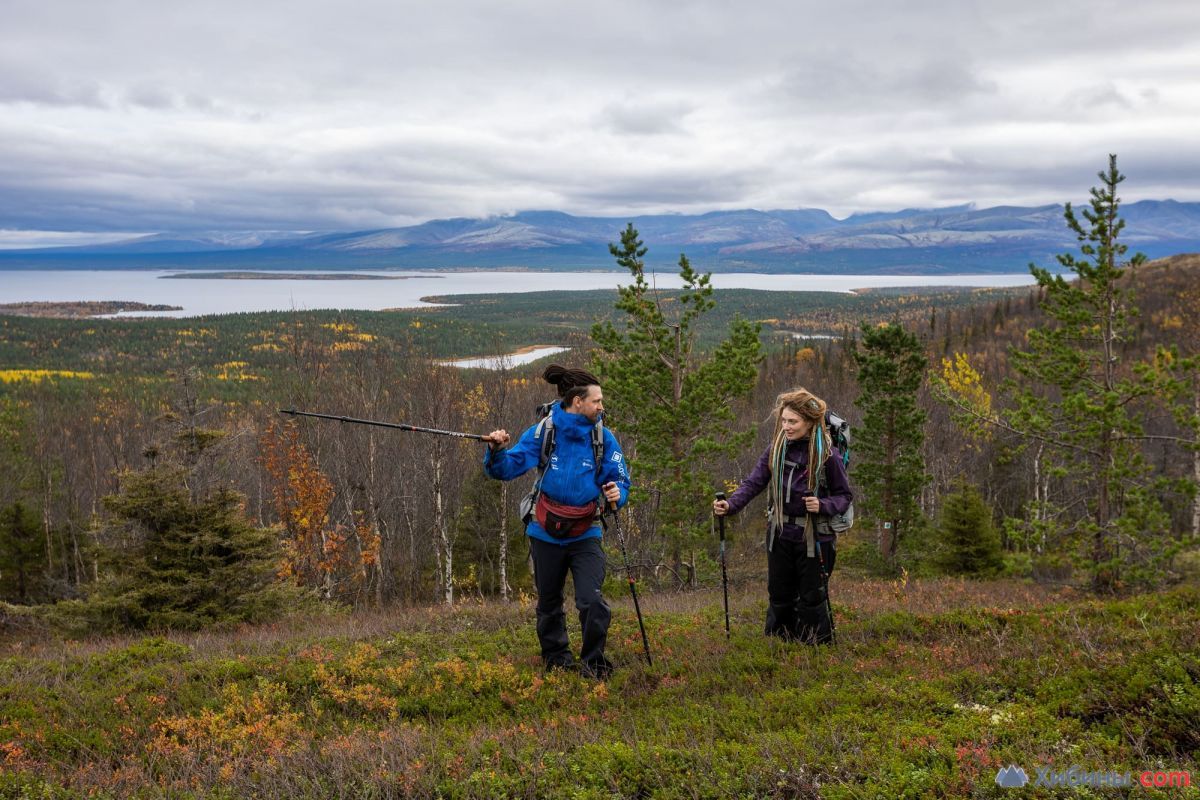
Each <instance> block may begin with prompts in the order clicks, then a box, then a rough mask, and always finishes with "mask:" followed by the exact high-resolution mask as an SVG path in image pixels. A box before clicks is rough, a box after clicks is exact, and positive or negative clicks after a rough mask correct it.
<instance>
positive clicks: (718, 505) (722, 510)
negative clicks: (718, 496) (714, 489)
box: [713, 500, 729, 517]
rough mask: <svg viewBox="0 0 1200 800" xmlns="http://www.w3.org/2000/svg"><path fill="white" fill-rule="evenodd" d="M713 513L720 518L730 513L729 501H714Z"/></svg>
mask: <svg viewBox="0 0 1200 800" xmlns="http://www.w3.org/2000/svg"><path fill="white" fill-rule="evenodd" d="M713 513H714V514H716V515H717V516H718V517H723V516H725V515H726V514H728V513H729V501H728V500H713Z"/></svg>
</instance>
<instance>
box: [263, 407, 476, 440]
mask: <svg viewBox="0 0 1200 800" xmlns="http://www.w3.org/2000/svg"><path fill="white" fill-rule="evenodd" d="M279 413H280V414H290V415H291V416H293V417H316V418H317V419H332V420H336V421H338V422H353V423H354V424H356V425H378V426H379V427H381V428H395V429H397V430H401V431H411V432H412V433H436V434H437V435H439V436H454V437H457V438H459V439H478V440H480V441H484V440H486V438H487V437H485V436H483V435H481V434H478V433H462V432H461V431H443V430H440V429H438V428H421V427H418V426H416V425H403V424H401V423H399V422H379V421H378V420H373V419H356V418H355V417H340V416H337V415H335V414H316V413H314V412H312V411H297V410H296V409H294V408H281V409H279Z"/></svg>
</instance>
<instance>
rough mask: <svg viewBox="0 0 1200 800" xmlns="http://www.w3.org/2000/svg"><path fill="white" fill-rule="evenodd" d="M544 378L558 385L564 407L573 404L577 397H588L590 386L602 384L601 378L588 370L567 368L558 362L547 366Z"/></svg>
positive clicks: (547, 381) (543, 374)
mask: <svg viewBox="0 0 1200 800" xmlns="http://www.w3.org/2000/svg"><path fill="white" fill-rule="evenodd" d="M542 379H543V380H545V381H546V383H549V384H553V385H554V386H556V387H558V396H559V397H561V398H562V404H563V407H564V408H566V407H567V406H569V405H571V402H572V401H573V400H574V399H575V398H576V397H586V396H587V393H588V387H589V386H599V385H600V379H599V378H597V377H596V376H595V375H593V374H592V373H590V372H588V371H587V370H585V369H567V368H566V367H561V366H559V365H558V364H551V365H550V366H548V367H546V370H545V372H543V373H542Z"/></svg>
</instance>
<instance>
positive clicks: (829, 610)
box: [808, 514, 837, 644]
mask: <svg viewBox="0 0 1200 800" xmlns="http://www.w3.org/2000/svg"><path fill="white" fill-rule="evenodd" d="M808 524H809V525H815V524H816V521H815V518H814V515H812V514H809V515H808ZM813 530H814V531H815V530H816V529H815V528H813ZM814 537H815V534H814ZM817 561H818V562H819V563H820V566H821V585H822V588H823V589H824V590H825V613H826V614H828V615H829V643H830V644H837V625H836V624H835V623H834V621H833V601H832V600H830V599H829V571H828V570H827V569H825V551H824V550H822V549H821V543H820V542H817Z"/></svg>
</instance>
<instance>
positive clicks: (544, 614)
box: [529, 537, 612, 671]
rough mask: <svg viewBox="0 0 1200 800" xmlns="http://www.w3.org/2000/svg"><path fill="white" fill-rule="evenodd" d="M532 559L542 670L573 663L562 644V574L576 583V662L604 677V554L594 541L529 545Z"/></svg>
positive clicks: (564, 634)
mask: <svg viewBox="0 0 1200 800" xmlns="http://www.w3.org/2000/svg"><path fill="white" fill-rule="evenodd" d="M529 552H530V555H531V556H532V557H533V583H534V586H535V587H536V588H537V594H538V602H537V635H538V640H539V641H540V642H541V645H542V659H543V660H544V661H545V662H546V666H547V667H569V666H571V664H573V663H574V661H575V659H574V656H573V655H572V654H571V646H570V643H569V642H568V641H567V625H566V614H565V613H564V612H563V588H564V587H565V585H566V582H567V572H568V571H569V572H570V573H571V579H572V581H574V583H575V608H576V609H577V610H578V611H579V624H580V627H582V628H583V647H582V650H581V653H580V656H579V660H580V661H582V662H583V664H584V666H586V667H589V668H593V669H596V670H599V671H603V670H605V669H607V668H608V666H609V664H608V661H607V660H606V659H605V657H604V645H605V644H606V643H607V641H608V625H609V623H610V622H611V621H612V612H611V610H610V609H609V607H608V603H606V602H604V598H603V597H601V595H600V588H601V585H602V584H603V583H604V572H605V561H604V549H603V548H602V547H601V546H600V540H599V539H596V538H592V539H583V540H581V541H577V542H571V543H570V544H566V545H558V544H550V543H548V542H543V541H541V540H540V539H534V538H532V537H530V539H529Z"/></svg>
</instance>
